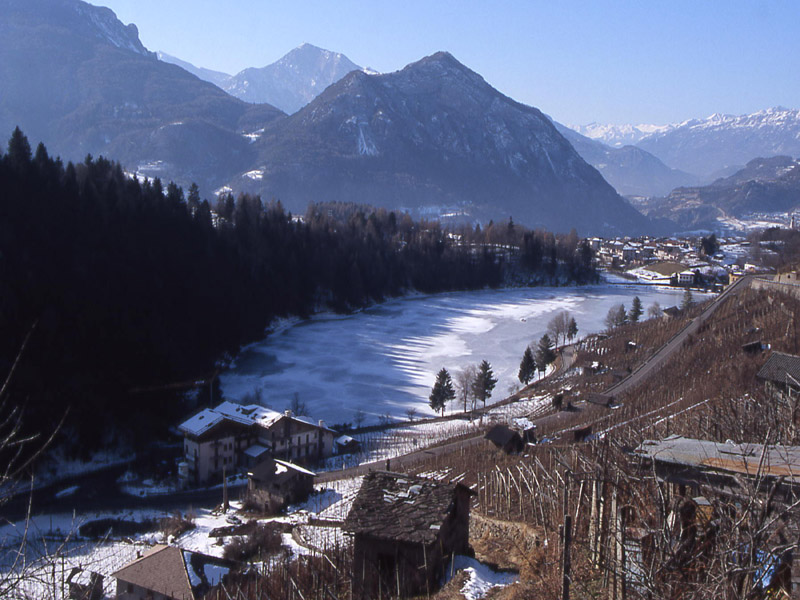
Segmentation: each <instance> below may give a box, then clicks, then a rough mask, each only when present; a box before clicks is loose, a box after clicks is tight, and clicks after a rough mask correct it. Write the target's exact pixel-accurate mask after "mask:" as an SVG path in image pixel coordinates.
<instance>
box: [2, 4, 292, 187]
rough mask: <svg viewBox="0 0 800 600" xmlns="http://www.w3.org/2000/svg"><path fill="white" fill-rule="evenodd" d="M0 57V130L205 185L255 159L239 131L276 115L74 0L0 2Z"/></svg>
mask: <svg viewBox="0 0 800 600" xmlns="http://www.w3.org/2000/svg"><path fill="white" fill-rule="evenodd" d="M0 56H2V57H3V60H2V61H0V89H2V90H3V93H2V95H0V131H6V132H8V133H10V132H11V130H12V129H13V128H14V127H15V126H19V127H21V128H22V129H23V131H24V132H25V133H26V135H28V136H29V138H30V139H31V140H34V141H39V140H41V141H43V142H44V143H45V144H46V145H47V147H48V149H49V150H50V152H52V153H53V154H58V155H61V156H62V157H64V158H65V159H70V160H83V158H84V157H85V156H86V155H87V154H93V155H98V154H102V155H105V156H108V157H111V158H114V159H115V160H119V161H121V162H122V163H123V164H124V165H126V168H128V169H129V170H131V171H137V172H140V173H142V174H145V175H150V176H156V175H158V176H162V177H164V178H174V179H176V180H177V181H179V182H181V183H183V184H188V183H189V182H191V181H193V180H194V181H197V183H198V184H200V185H202V186H204V187H205V188H206V189H213V188H214V187H216V186H219V185H222V184H223V183H224V182H225V181H226V180H227V179H228V178H229V177H230V176H232V175H233V174H234V173H236V172H237V171H238V170H239V168H240V165H241V164H242V163H243V162H247V161H249V160H252V158H253V157H254V153H253V149H252V147H251V145H250V144H249V143H248V140H247V139H246V138H243V137H242V136H241V135H240V134H239V133H238V131H240V130H249V129H254V128H258V127H261V126H263V125H264V124H266V123H268V122H270V121H272V120H273V119H275V118H278V117H279V116H282V115H283V113H282V112H281V111H279V110H278V109H276V108H274V107H272V106H269V105H266V104H262V105H252V104H248V103H246V102H243V101H241V100H239V99H237V98H233V97H232V96H230V95H229V94H226V93H225V92H223V91H222V90H220V89H219V88H218V87H216V86H214V85H212V84H210V83H207V82H205V81H201V80H200V79H198V78H197V77H195V76H193V75H191V74H190V73H188V72H186V71H184V70H183V69H181V68H179V67H177V66H174V65H170V64H167V63H164V62H161V61H159V60H158V59H157V57H156V56H155V54H153V53H151V52H149V51H148V50H147V49H146V48H145V47H144V46H143V45H142V43H141V42H140V41H139V37H138V31H137V29H136V27H135V26H133V25H129V26H125V25H123V24H122V23H120V22H119V20H117V18H116V16H115V15H114V13H113V12H112V11H111V10H109V9H107V8H102V7H96V6H92V5H90V4H87V3H85V2H79V1H77V0H0Z"/></svg>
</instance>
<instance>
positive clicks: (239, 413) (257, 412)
mask: <svg viewBox="0 0 800 600" xmlns="http://www.w3.org/2000/svg"><path fill="white" fill-rule="evenodd" d="M282 416H283V413H279V412H276V411H274V410H270V409H268V408H264V407H263V406H259V405H258V404H249V405H247V406H243V405H241V404H235V403H233V402H228V401H226V402H223V403H222V404H220V405H219V406H217V407H215V408H206V409H203V410H202V411H200V412H199V413H197V414H196V415H195V416H193V417H191V418H189V419H187V420H186V421H184V422H183V423H181V424H180V426H179V427H178V429H180V430H181V431H182V432H184V433H187V434H189V435H195V436H199V435H202V434H204V433H206V432H207V431H209V430H210V429H211V428H212V427H214V426H215V425H217V424H218V423H220V422H222V421H223V420H226V419H227V420H229V421H234V422H236V423H241V424H242V425H259V426H260V427H265V428H266V427H269V426H270V425H272V424H273V423H275V422H276V421H277V420H278V419H280V418H281V417H282Z"/></svg>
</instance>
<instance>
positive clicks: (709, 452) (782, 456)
mask: <svg viewBox="0 0 800 600" xmlns="http://www.w3.org/2000/svg"><path fill="white" fill-rule="evenodd" d="M636 454H638V455H640V456H646V457H648V458H651V459H653V460H656V461H659V462H666V463H671V464H676V465H686V466H690V467H696V468H706V469H710V470H717V471H727V472H730V473H740V474H742V475H748V476H756V475H757V474H758V473H759V464H761V474H762V475H765V476H770V477H786V478H787V479H789V480H790V481H793V482H800V446H766V447H765V446H762V445H759V444H734V443H725V444H721V443H718V442H711V441H708V440H696V439H692V438H685V437H680V436H670V437H668V438H665V439H663V440H646V441H644V442H642V444H641V445H640V446H639V447H638V448H637V449H636ZM762 454H763V463H762Z"/></svg>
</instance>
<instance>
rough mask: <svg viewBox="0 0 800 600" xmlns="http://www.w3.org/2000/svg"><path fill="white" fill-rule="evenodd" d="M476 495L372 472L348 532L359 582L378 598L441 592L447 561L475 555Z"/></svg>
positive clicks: (350, 517)
mask: <svg viewBox="0 0 800 600" xmlns="http://www.w3.org/2000/svg"><path fill="white" fill-rule="evenodd" d="M473 494H474V492H472V490H470V489H469V488H468V487H466V486H464V485H463V484H460V483H442V482H439V481H434V480H431V479H426V478H423V477H415V476H412V475H406V474H402V473H391V472H388V471H373V472H371V473H369V474H368V475H367V476H366V477H365V478H364V482H363V484H362V486H361V489H360V490H359V492H358V495H357V496H356V498H355V500H354V502H353V507H352V508H351V509H350V513H349V514H348V515H347V519H346V520H345V522H344V525H343V527H342V529H343V530H344V531H345V532H346V533H348V534H349V535H352V537H353V575H354V578H355V579H356V583H357V584H359V585H360V586H361V587H363V589H364V592H365V593H366V594H367V595H368V596H369V597H372V598H378V597H381V596H382V597H386V598H389V597H392V598H394V597H396V596H412V595H417V594H427V593H430V592H432V591H433V590H435V589H436V587H437V586H438V583H439V581H440V580H441V577H442V575H443V574H444V569H445V566H446V563H447V560H448V559H450V558H451V557H452V556H453V555H455V554H463V553H467V552H468V551H469V508H470V496H471V495H473Z"/></svg>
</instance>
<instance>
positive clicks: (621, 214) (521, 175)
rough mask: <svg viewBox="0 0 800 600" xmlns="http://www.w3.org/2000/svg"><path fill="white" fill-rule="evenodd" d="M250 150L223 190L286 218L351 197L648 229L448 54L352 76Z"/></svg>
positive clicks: (554, 135) (594, 176) (541, 119)
mask: <svg viewBox="0 0 800 600" xmlns="http://www.w3.org/2000/svg"><path fill="white" fill-rule="evenodd" d="M254 146H255V148H256V149H257V151H258V152H259V164H258V167H257V169H256V170H255V171H253V170H249V171H247V172H243V173H242V176H241V177H240V179H239V181H234V182H233V183H232V184H231V186H232V187H233V189H234V190H235V191H250V192H258V193H260V194H262V196H265V197H278V198H281V200H282V201H283V202H284V204H286V205H287V206H289V207H290V208H291V209H292V210H303V209H304V208H305V206H306V205H307V204H308V202H311V201H315V200H326V201H348V200H349V201H353V200H356V201H359V202H364V203H367V204H372V205H376V206H385V207H395V208H397V207H400V208H403V209H408V210H411V211H414V212H418V213H421V214H427V213H430V214H434V215H438V214H441V213H443V212H459V213H462V214H464V215H466V216H468V217H469V218H472V219H474V218H478V219H483V220H488V219H489V218H494V219H498V218H501V217H502V218H507V217H513V218H514V219H515V220H517V221H519V222H521V223H524V224H527V225H530V226H543V227H548V228H551V229H555V230H558V231H565V230H569V229H570V228H571V227H576V228H578V229H579V230H581V231H605V232H607V233H610V232H612V231H623V230H640V231H641V230H644V229H647V228H648V226H649V224H648V223H647V222H646V221H645V220H643V219H642V217H641V215H640V214H639V213H638V212H637V211H636V210H634V209H633V208H632V207H631V206H630V204H628V203H627V202H626V201H624V200H623V199H622V198H620V197H619V195H618V194H617V193H616V192H615V191H614V189H613V188H612V187H611V186H610V185H608V183H607V182H606V181H605V180H604V179H603V178H602V176H601V175H600V174H599V173H598V172H597V171H596V170H595V169H593V168H592V167H591V166H589V165H588V164H587V163H586V162H585V161H584V160H583V159H581V157H580V156H579V155H578V154H577V152H575V150H574V149H573V148H572V146H571V145H570V144H569V142H567V140H565V139H564V137H563V136H561V135H560V134H559V133H558V131H557V130H556V129H555V127H554V126H553V125H552V123H551V122H550V120H549V119H548V118H547V117H546V116H544V115H543V114H542V113H541V112H540V111H538V110H537V109H535V108H532V107H529V106H525V105H523V104H520V103H518V102H515V101H514V100H512V99H511V98H508V97H507V96H504V95H503V94H501V93H500V92H498V91H497V90H495V89H494V88H493V87H491V86H490V85H489V84H488V83H486V81H484V79H483V78H482V77H481V76H480V75H478V74H477V73H475V72H473V71H471V70H470V69H468V68H467V67H465V66H464V65H462V64H461V63H459V62H458V61H457V60H456V59H455V58H454V57H453V56H452V55H450V54H448V53H446V52H439V53H436V54H434V55H432V56H429V57H426V58H423V59H422V60H420V61H418V62H415V63H412V64H410V65H408V66H407V67H405V68H404V69H402V70H401V71H397V72H395V73H389V74H383V75H370V74H366V73H364V72H361V71H353V72H351V73H349V74H348V75H347V76H345V77H344V78H343V79H341V80H340V81H338V82H337V83H335V84H333V85H332V86H330V87H328V88H327V89H326V90H325V91H324V92H323V93H322V94H320V95H319V96H318V97H317V98H316V99H314V100H313V101H312V102H311V103H310V104H308V105H307V106H306V107H304V108H303V109H301V110H300V111H299V112H297V113H295V114H293V115H291V116H289V117H287V118H286V119H283V120H281V121H279V122H275V123H273V124H272V125H270V126H268V127H267V128H266V129H265V131H264V133H263V135H262V136H261V138H260V139H259V140H258V141H257V142H255V143H254Z"/></svg>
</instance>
